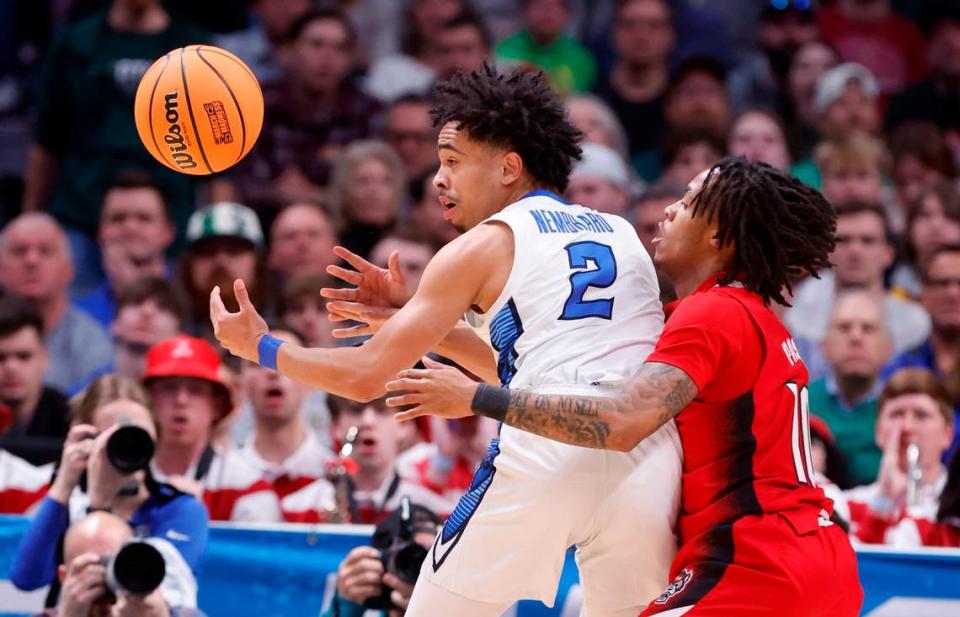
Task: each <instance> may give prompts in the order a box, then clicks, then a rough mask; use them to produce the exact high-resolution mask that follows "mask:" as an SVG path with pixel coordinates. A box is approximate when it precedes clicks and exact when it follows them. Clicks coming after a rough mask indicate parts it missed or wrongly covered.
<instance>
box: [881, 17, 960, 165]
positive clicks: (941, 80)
mask: <svg viewBox="0 0 960 617" xmlns="http://www.w3.org/2000/svg"><path fill="white" fill-rule="evenodd" d="M923 24H924V31H925V33H926V39H927V60H928V62H929V63H930V69H931V70H930V75H929V76H928V77H927V78H926V79H925V80H924V81H922V82H920V83H918V84H916V85H913V86H911V87H910V88H907V89H906V90H905V91H903V92H901V93H900V94H898V95H897V96H895V97H893V99H892V100H891V101H890V105H889V107H888V108H887V126H888V127H890V128H893V127H896V126H898V125H900V124H902V123H903V122H906V121H907V120H924V121H928V122H933V123H934V124H936V125H937V126H938V127H940V128H941V129H943V130H944V131H949V132H950V134H951V135H954V137H952V138H951V142H955V141H956V137H955V134H956V132H957V131H960V92H958V90H957V87H956V83H957V79H960V7H958V6H957V5H956V4H955V3H952V2H940V3H935V4H933V5H931V6H930V9H929V10H928V11H927V14H926V15H925V16H924V18H923ZM954 148H956V145H954Z"/></svg>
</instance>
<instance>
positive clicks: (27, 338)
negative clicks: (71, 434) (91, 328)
mask: <svg viewBox="0 0 960 617" xmlns="http://www.w3.org/2000/svg"><path fill="white" fill-rule="evenodd" d="M49 364H50V356H49V354H48V353H47V348H46V347H45V346H44V344H43V322H42V321H41V320H40V316H39V315H38V314H37V313H36V311H35V310H34V308H33V306H32V305H31V304H30V303H29V302H27V301H26V300H23V299H21V298H18V297H16V296H13V295H11V294H6V295H5V296H3V297H0V447H2V448H5V449H7V450H10V451H12V452H14V453H16V454H17V455H19V456H22V457H24V458H26V459H27V460H28V461H30V462H31V463H33V464H34V465H40V464H43V463H51V462H53V461H55V460H57V459H58V458H59V454H60V449H61V447H62V446H63V439H64V437H66V436H67V430H68V429H69V425H70V422H69V411H68V408H67V398H66V397H65V396H64V395H63V393H62V392H60V391H59V390H56V389H54V388H50V387H44V385H43V374H44V371H45V370H46V368H47V366H48V365H49Z"/></svg>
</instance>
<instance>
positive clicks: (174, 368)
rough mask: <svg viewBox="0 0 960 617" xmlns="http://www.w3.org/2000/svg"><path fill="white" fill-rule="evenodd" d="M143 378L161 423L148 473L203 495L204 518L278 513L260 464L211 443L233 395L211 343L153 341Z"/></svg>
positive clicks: (276, 515) (263, 517) (259, 516)
mask: <svg viewBox="0 0 960 617" xmlns="http://www.w3.org/2000/svg"><path fill="white" fill-rule="evenodd" d="M143 383H144V385H145V386H146V388H147V391H148V392H149V394H150V399H151V400H152V402H153V407H154V412H155V414H156V417H157V424H158V425H159V427H160V440H159V443H157V451H156V454H155V455H154V457H153V461H151V463H150V465H151V470H152V471H153V475H154V477H155V478H157V479H158V480H160V481H162V482H170V483H171V484H173V485H174V486H177V487H178V488H181V490H186V491H188V492H192V493H194V494H196V495H197V496H198V497H202V498H203V501H204V502H205V503H206V505H207V511H208V512H209V513H210V520H219V521H224V520H246V521H250V520H254V521H275V520H278V518H279V510H278V509H277V505H276V497H275V496H274V495H273V493H272V492H270V490H269V486H268V485H267V483H266V482H264V481H263V480H262V479H261V477H260V470H259V469H257V468H256V467H255V466H254V465H253V464H251V463H250V462H248V461H247V460H246V459H244V458H243V457H240V456H236V455H233V454H232V453H231V451H228V452H227V453H226V454H220V453H218V452H217V451H216V450H215V449H214V448H213V445H212V444H211V439H212V435H213V430H214V427H215V426H216V425H217V423H218V422H220V421H222V420H223V418H225V417H226V416H227V415H228V414H229V413H230V410H231V409H232V407H233V402H232V394H231V391H230V389H229V387H228V386H227V384H226V382H225V381H224V379H223V377H222V375H221V367H220V357H219V356H218V355H217V352H216V351H214V349H213V348H212V347H211V346H210V344H209V343H207V342H206V341H204V340H202V339H198V338H193V337H190V336H177V337H174V338H172V339H167V340H165V341H161V342H159V343H157V344H156V345H154V346H153V347H151V348H150V351H148V352H147V366H146V370H145V372H144V374H143Z"/></svg>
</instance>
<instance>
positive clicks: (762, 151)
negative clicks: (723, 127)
mask: <svg viewBox="0 0 960 617" xmlns="http://www.w3.org/2000/svg"><path fill="white" fill-rule="evenodd" d="M727 153H728V154H729V155H730V156H743V157H746V158H747V159H749V160H751V161H761V162H764V163H767V164H768V165H772V166H773V167H776V168H777V169H779V170H781V171H789V170H790V150H789V148H788V147H787V139H786V135H785V134H784V129H783V124H782V123H781V122H780V118H778V117H776V116H775V115H773V113H772V112H768V111H763V110H761V109H750V110H747V111H745V112H743V113H742V114H740V115H739V116H737V118H736V119H735V120H734V121H733V124H732V125H731V126H730V135H729V137H728V138H727Z"/></svg>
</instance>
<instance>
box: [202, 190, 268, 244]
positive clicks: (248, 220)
mask: <svg viewBox="0 0 960 617" xmlns="http://www.w3.org/2000/svg"><path fill="white" fill-rule="evenodd" d="M223 236H228V237H233V238H242V239H244V240H247V241H249V242H250V243H251V244H253V246H254V247H255V248H260V247H262V246H263V228H262V227H260V219H258V218H257V214H256V212H254V211H253V210H251V209H250V208H248V207H246V206H243V205H240V204H238V203H233V202H229V201H221V202H217V203H215V204H210V205H209V206H204V207H203V208H200V209H199V210H197V211H196V212H194V213H193V214H191V215H190V220H189V221H187V242H189V243H190V244H193V243H194V242H198V241H200V240H204V239H206V238H218V237H223Z"/></svg>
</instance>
